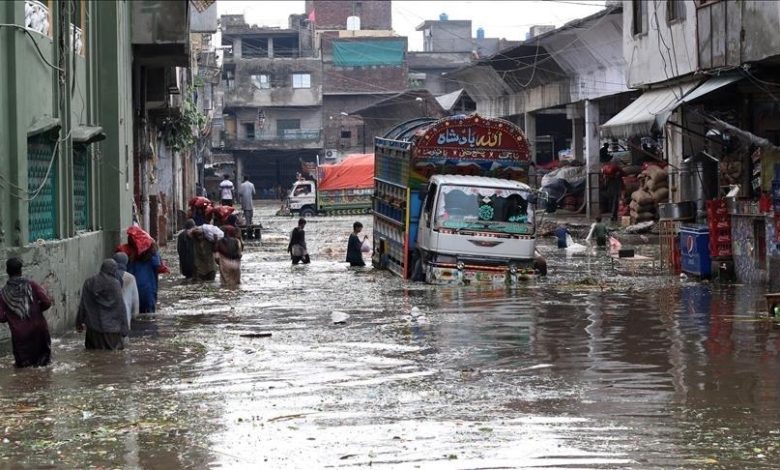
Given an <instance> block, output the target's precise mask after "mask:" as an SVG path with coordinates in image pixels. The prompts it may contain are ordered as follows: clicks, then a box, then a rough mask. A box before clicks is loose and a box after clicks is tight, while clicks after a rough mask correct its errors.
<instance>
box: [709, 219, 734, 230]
mask: <svg viewBox="0 0 780 470" xmlns="http://www.w3.org/2000/svg"><path fill="white" fill-rule="evenodd" d="M707 225H709V227H710V232H715V231H717V230H719V229H725V230H731V221H729V220H710V221H709V223H708V224H707Z"/></svg>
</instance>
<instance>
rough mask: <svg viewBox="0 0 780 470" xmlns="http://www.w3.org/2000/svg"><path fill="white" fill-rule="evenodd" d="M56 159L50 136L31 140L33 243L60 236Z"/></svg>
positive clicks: (29, 181)
mask: <svg viewBox="0 0 780 470" xmlns="http://www.w3.org/2000/svg"><path fill="white" fill-rule="evenodd" d="M53 158H57V156H56V155H54V142H53V141H52V140H51V139H50V138H49V137H48V136H47V135H37V136H34V137H30V138H29V139H28V140H27V192H28V193H29V195H28V196H29V197H30V198H31V199H32V200H31V201H30V202H29V206H28V212H29V235H28V241H30V242H34V241H36V240H53V239H55V238H57V162H52V159H53ZM33 196H35V197H34V198H33Z"/></svg>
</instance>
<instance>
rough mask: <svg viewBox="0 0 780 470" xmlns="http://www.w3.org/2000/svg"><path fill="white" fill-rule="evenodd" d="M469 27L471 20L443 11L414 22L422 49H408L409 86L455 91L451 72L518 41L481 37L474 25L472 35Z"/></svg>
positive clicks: (436, 91)
mask: <svg viewBox="0 0 780 470" xmlns="http://www.w3.org/2000/svg"><path fill="white" fill-rule="evenodd" d="M471 28H472V23H471V20H450V19H449V18H448V17H447V15H446V14H445V13H442V14H441V15H440V16H439V19H438V20H428V21H424V22H423V23H422V24H420V25H419V26H417V31H420V32H421V33H422V35H423V50H422V51H420V52H409V55H408V62H409V83H410V86H411V87H412V88H425V89H426V90H428V91H430V92H431V93H432V94H433V95H434V96H440V95H444V94H448V93H452V92H455V91H457V90H459V89H460V88H461V86H460V84H459V83H458V81H457V80H454V79H452V78H451V77H450V76H449V74H450V73H451V72H454V71H455V70H457V69H459V68H461V67H464V66H466V65H468V64H470V63H471V62H473V61H475V60H477V59H479V58H484V57H489V56H491V55H493V54H495V53H497V52H498V51H500V50H503V49H506V48H508V47H511V46H516V45H518V44H519V41H507V40H506V39H503V38H501V39H499V38H489V37H485V30H484V29H483V28H478V29H477V34H476V36H472V32H471V30H472V29H471Z"/></svg>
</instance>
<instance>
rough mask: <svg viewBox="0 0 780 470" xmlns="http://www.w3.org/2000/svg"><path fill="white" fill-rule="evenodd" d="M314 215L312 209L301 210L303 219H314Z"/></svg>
mask: <svg viewBox="0 0 780 470" xmlns="http://www.w3.org/2000/svg"><path fill="white" fill-rule="evenodd" d="M315 215H316V214H315V212H314V209H312V208H311V207H305V208H303V209H301V217H303V218H304V219H308V218H309V217H314V216H315Z"/></svg>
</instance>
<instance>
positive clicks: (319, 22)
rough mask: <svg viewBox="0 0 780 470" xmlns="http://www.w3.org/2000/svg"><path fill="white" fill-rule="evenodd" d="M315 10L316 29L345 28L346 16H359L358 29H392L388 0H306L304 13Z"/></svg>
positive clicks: (391, 16)
mask: <svg viewBox="0 0 780 470" xmlns="http://www.w3.org/2000/svg"><path fill="white" fill-rule="evenodd" d="M312 10H315V17H316V18H315V26H316V28H317V29H346V28H347V17H349V16H352V15H353V14H355V16H359V17H360V29H393V15H392V12H391V2H390V0H362V1H352V0H306V14H307V15H309V14H310V13H311V11H312Z"/></svg>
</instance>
